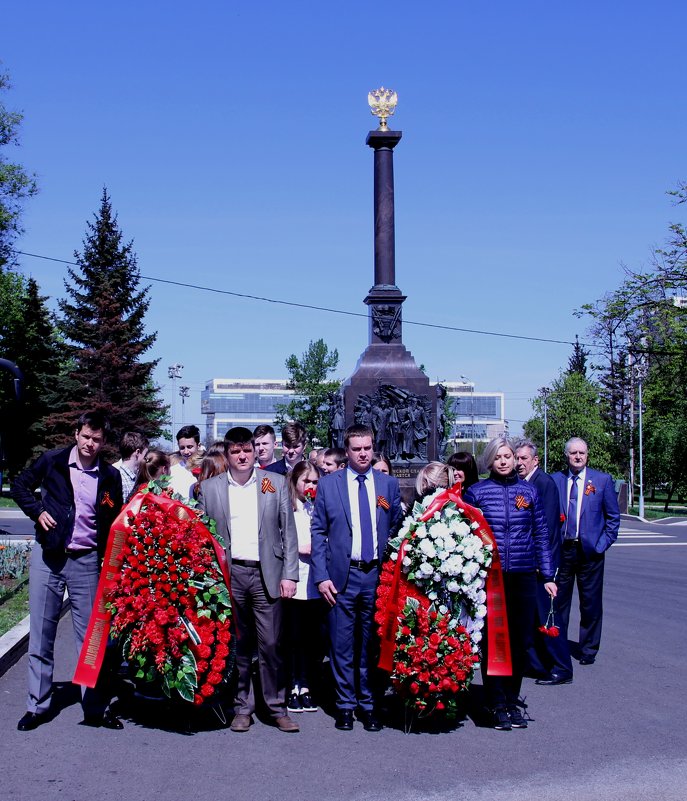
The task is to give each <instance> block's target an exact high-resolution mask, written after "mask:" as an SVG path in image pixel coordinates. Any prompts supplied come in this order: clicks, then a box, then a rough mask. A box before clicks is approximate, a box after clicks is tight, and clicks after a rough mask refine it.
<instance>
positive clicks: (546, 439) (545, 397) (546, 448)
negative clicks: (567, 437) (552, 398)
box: [539, 387, 551, 473]
mask: <svg viewBox="0 0 687 801" xmlns="http://www.w3.org/2000/svg"><path fill="white" fill-rule="evenodd" d="M550 392H551V390H550V389H549V388H548V387H542V388H541V389H540V390H539V393H540V395H541V396H542V400H543V402H544V472H545V473H548V469H549V431H548V405H549V404H548V400H549V393H550Z"/></svg>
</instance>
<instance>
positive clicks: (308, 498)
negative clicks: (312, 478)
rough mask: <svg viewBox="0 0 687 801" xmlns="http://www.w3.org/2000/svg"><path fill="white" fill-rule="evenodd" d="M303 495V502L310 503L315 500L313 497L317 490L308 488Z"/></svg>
mask: <svg viewBox="0 0 687 801" xmlns="http://www.w3.org/2000/svg"><path fill="white" fill-rule="evenodd" d="M303 495H305V500H306V501H310V502H311V503H312V502H313V501H314V500H315V496H316V495H317V490H316V489H315V487H308V489H307V490H306V491H305V492H304V493H303Z"/></svg>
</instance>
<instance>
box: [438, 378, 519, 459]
mask: <svg viewBox="0 0 687 801" xmlns="http://www.w3.org/2000/svg"><path fill="white" fill-rule="evenodd" d="M442 383H443V385H444V386H445V387H446V390H447V392H448V397H449V398H450V399H451V401H452V405H453V413H454V414H455V419H454V421H453V431H452V434H451V438H452V439H453V440H454V443H455V444H456V445H457V446H458V447H457V448H456V449H457V450H471V448H470V447H467V445H470V446H471V445H472V442H473V440H474V442H475V443H477V442H488V441H489V440H490V439H493V438H494V437H497V436H499V435H501V434H506V435H507V434H508V421H507V420H506V419H505V409H504V395H503V392H477V391H475V385H474V383H473V382H471V381H444V382H442Z"/></svg>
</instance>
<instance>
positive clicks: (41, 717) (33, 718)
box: [17, 712, 48, 731]
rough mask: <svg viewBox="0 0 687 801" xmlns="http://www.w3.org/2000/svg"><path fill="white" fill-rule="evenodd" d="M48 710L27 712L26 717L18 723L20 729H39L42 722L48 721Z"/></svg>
mask: <svg viewBox="0 0 687 801" xmlns="http://www.w3.org/2000/svg"><path fill="white" fill-rule="evenodd" d="M47 721H48V713H47V712H27V713H26V714H25V715H24V717H23V718H22V719H21V720H20V721H19V723H17V730H18V731H33V730H34V729H37V728H38V727H39V726H40V725H41V724H42V723H47Z"/></svg>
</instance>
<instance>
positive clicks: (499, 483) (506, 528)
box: [465, 437, 556, 731]
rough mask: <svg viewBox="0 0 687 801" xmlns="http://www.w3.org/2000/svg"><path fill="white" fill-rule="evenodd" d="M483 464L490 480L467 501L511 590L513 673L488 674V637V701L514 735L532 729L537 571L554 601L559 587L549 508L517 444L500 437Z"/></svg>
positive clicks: (472, 491) (508, 604) (501, 726)
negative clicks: (523, 704) (486, 528)
mask: <svg viewBox="0 0 687 801" xmlns="http://www.w3.org/2000/svg"><path fill="white" fill-rule="evenodd" d="M483 460H484V464H485V465H486V466H487V467H488V468H489V469H490V474H489V478H487V479H484V480H483V481H479V482H477V484H475V485H473V486H472V487H470V488H469V489H468V490H467V492H466V493H465V501H466V503H469V504H472V505H473V506H477V507H478V508H479V509H481V511H482V514H483V515H484V517H485V518H486V520H487V522H488V523H489V525H490V526H491V529H492V531H493V533H494V537H495V539H496V544H497V547H498V551H499V556H500V558H501V567H502V569H503V580H504V585H505V590H506V608H507V612H508V615H507V617H508V632H509V635H510V647H511V658H512V663H513V673H512V675H511V676H489V675H487V671H486V665H487V658H486V653H484V652H485V651H486V640H487V638H486V636H485V637H484V639H483V640H482V645H483V653H482V680H483V683H484V689H485V693H486V696H487V703H488V704H489V706H490V707H491V708H492V709H493V711H494V728H495V729H500V730H502V731H510V729H511V728H516V729H525V728H527V721H526V719H525V718H524V717H523V715H522V713H521V712H520V709H519V707H518V697H519V695H520V686H521V684H522V678H523V675H524V671H525V667H526V653H527V648H528V645H529V644H530V641H531V640H532V637H533V634H534V621H535V608H536V592H537V572H538V573H539V574H540V577H541V579H542V580H543V581H544V587H545V589H546V591H547V592H548V593H549V595H551V596H553V597H555V595H556V585H555V584H554V582H553V574H554V570H553V565H552V561H551V551H550V547H549V534H548V529H547V527H546V518H545V517H544V509H543V507H542V505H541V501H540V500H539V496H538V495H537V490H536V488H535V487H534V485H532V484H530V483H528V482H527V481H523V480H522V479H521V478H519V477H518V474H517V473H516V471H515V452H514V449H513V445H512V444H511V443H510V441H509V440H508V439H506V438H505V437H497V438H496V439H493V440H492V441H491V442H490V443H489V444H488V445H487V447H486V449H485V451H484V457H483ZM487 625H489V619H488V618H487Z"/></svg>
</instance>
